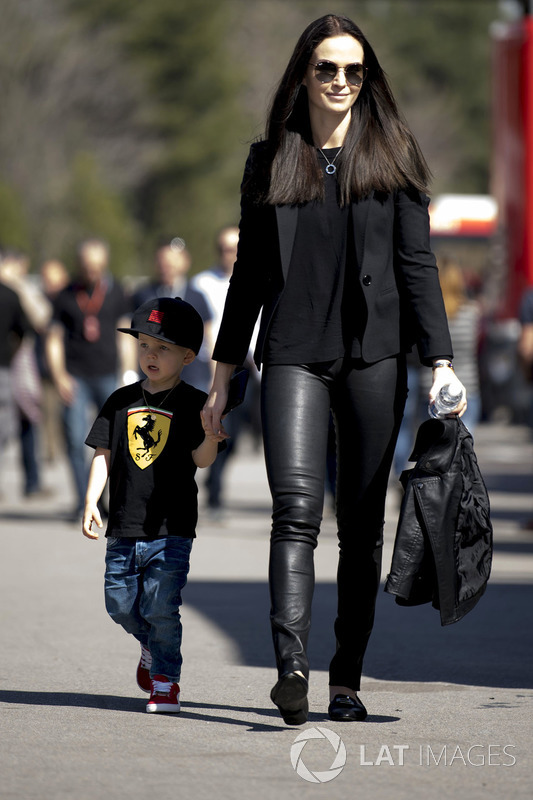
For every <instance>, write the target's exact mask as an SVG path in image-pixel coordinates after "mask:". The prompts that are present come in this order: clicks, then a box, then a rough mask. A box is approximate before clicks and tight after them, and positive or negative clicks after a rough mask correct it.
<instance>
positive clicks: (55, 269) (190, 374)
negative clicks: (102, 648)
mask: <svg viewBox="0 0 533 800" xmlns="http://www.w3.org/2000/svg"><path fill="white" fill-rule="evenodd" d="M238 237H239V232H238V228H237V227H236V226H234V225H230V226H226V227H224V228H222V229H221V230H220V231H219V232H218V233H217V235H216V239H215V241H214V243H213V261H212V264H211V266H209V267H208V268H206V269H204V270H200V271H197V272H196V273H195V274H192V273H191V266H192V255H191V253H190V252H189V250H188V248H187V245H186V243H185V241H184V240H183V239H182V238H180V237H166V238H162V239H161V240H160V241H159V242H158V243H157V245H156V247H155V251H154V254H153V264H152V267H151V270H150V274H147V275H145V276H144V277H142V278H136V279H130V280H125V279H121V280H119V279H118V278H117V277H115V276H114V275H113V254H112V252H111V251H110V248H109V245H108V243H107V242H106V241H103V240H101V239H99V238H89V239H85V240H83V241H81V242H80V243H79V245H78V247H77V252H76V260H75V263H76V269H75V271H74V272H73V273H72V274H70V273H69V271H68V270H67V268H66V266H65V265H64V264H63V263H62V262H61V261H59V260H55V259H49V260H46V261H44V262H43V263H42V264H40V265H39V268H38V271H36V270H35V269H32V267H33V265H32V264H30V261H29V259H28V257H27V256H26V255H25V254H24V253H23V252H20V251H15V250H6V251H5V252H3V253H2V255H1V260H0V451H1V452H2V453H5V452H6V448H7V447H8V445H9V444H10V443H11V445H12V447H11V452H13V453H15V454H16V455H15V462H16V463H15V464H13V465H11V464H10V463H6V460H5V459H2V466H1V467H0V468H1V469H11V468H12V466H13V468H15V469H17V470H18V471H19V473H20V481H19V485H20V497H21V498H25V499H28V500H32V499H39V498H43V497H47V496H49V495H54V496H55V497H57V505H58V513H59V514H60V515H63V516H65V517H66V518H68V519H70V520H72V521H75V520H78V519H79V518H80V515H81V512H82V505H83V501H84V496H85V489H86V484H87V477H88V467H89V459H90V453H89V449H88V448H87V447H86V445H85V437H86V435H87V432H88V430H89V427H90V425H91V423H92V421H93V419H94V417H95V415H96V413H97V411H98V410H99V408H100V407H101V406H102V405H103V403H104V401H105V399H106V398H107V397H108V396H109V394H111V392H112V391H114V389H115V388H118V387H119V386H120V385H124V384H126V383H131V382H133V381H135V380H139V379H141V378H142V375H140V374H139V372H138V365H137V349H136V340H134V339H133V338H131V337H128V336H123V335H121V334H120V333H117V331H116V329H117V328H118V327H121V326H123V327H124V326H129V325H130V321H131V314H132V312H133V311H134V309H135V308H137V306H139V305H140V304H141V303H143V302H145V301H146V300H149V299H150V298H151V297H163V296H170V297H183V298H184V299H186V300H187V301H188V302H190V303H191V304H192V305H193V306H194V307H195V308H196V309H197V310H198V312H199V313H200V315H201V317H202V319H203V321H204V329H205V336H204V344H203V347H202V349H201V351H200V353H199V355H198V357H197V359H196V360H195V361H194V362H193V363H192V364H191V365H190V366H188V367H186V368H185V371H184V373H183V379H184V380H186V381H188V382H189V383H192V384H193V385H195V386H196V387H198V388H200V389H202V390H204V391H208V389H209V386H210V382H211V377H212V369H213V362H212V361H211V352H212V348H213V344H214V341H215V339H216V335H217V332H218V326H219V324H220V319H221V314H222V309H223V306H224V301H225V296H226V290H227V287H228V283H229V279H230V277H231V273H232V270H233V264H234V261H235V258H236V253H237V245H238ZM439 274H440V280H441V286H442V290H443V295H444V300H445V305H446V310H447V314H448V318H449V324H450V329H451V334H452V340H453V344H454V351H455V357H454V366H455V369H456V372H457V374H458V375H459V376H460V378H461V380H462V381H463V383H464V384H465V385H466V387H467V391H468V410H467V412H466V414H465V416H464V418H463V420H464V422H465V424H466V425H467V427H468V428H469V429H470V430H471V432H472V433H473V435H474V437H475V432H476V427H477V425H478V424H479V423H480V422H489V423H490V422H491V421H498V422H504V423H506V424H513V423H520V424H526V425H530V424H531V421H532V415H531V408H532V403H531V397H532V390H533V388H532V387H533V291H532V290H528V291H527V292H525V293H524V298H523V302H522V309H521V318H520V321H519V322H518V321H517V324H519V335H517V336H516V337H515V338H514V339H512V340H511V346H509V342H507V345H506V347H505V350H504V352H503V358H499V357H498V348H497V345H495V344H494V342H491V341H490V330H491V326H490V318H488V316H487V312H486V309H485V305H484V299H483V286H482V285H480V284H479V282H478V281H476V280H473V279H472V275H471V274H469V272H468V270H466V269H465V268H464V267H463V266H462V265H461V264H459V263H457V262H456V261H454V260H451V259H448V258H445V257H441V258H439ZM487 351H489V352H488V355H487ZM487 365H489V366H490V370H492V372H490V370H488V367H487ZM246 366H248V367H249V368H250V374H251V378H252V379H251V381H250V383H249V388H248V392H247V398H246V401H245V403H244V404H243V406H242V407H240V408H239V409H236V410H234V411H233V412H232V413H231V414H230V415H229V416H228V418H227V420H226V423H225V424H226V427H227V429H228V432H229V433H230V436H231V439H230V440H229V442H230V444H229V447H228V448H227V450H226V451H225V452H224V453H223V454H222V455H221V456H219V457H218V459H217V461H216V462H215V464H214V465H213V466H212V467H211V468H210V470H209V471H208V474H207V477H206V480H205V506H206V507H205V512H206V513H207V514H208V515H209V516H210V518H211V519H212V520H213V521H218V520H222V519H223V517H224V484H225V475H224V473H225V469H226V465H227V463H228V461H229V459H230V458H232V457H233V456H234V454H235V453H236V452H237V453H238V445H239V440H240V438H241V436H242V434H243V433H244V434H245V435H248V437H249V438H250V440H251V442H252V446H253V447H254V448H255V449H259V448H260V446H261V445H260V441H261V438H260V436H261V432H260V425H261V423H260V412H259V373H258V372H257V370H256V368H255V366H254V365H253V364H252V361H251V356H249V363H248V364H247V365H246ZM408 368H409V398H408V403H407V407H406V411H405V416H404V423H403V426H402V430H401V432H400V437H399V441H398V446H397V450H396V457H395V464H394V470H393V472H394V473H395V474H396V476H398V475H399V474H400V473H401V471H402V470H403V469H405V468H406V467H407V466H408V458H409V455H410V452H411V448H412V444H413V442H414V437H415V435H416V430H417V428H418V426H419V425H420V423H421V422H423V421H424V419H426V418H427V396H428V391H429V387H430V381H431V375H430V370H428V369H426V368H423V367H421V366H420V364H419V362H418V358H417V355H416V353H413V354H410V355H409V356H408ZM502 387H503V388H502ZM61 459H63V460H65V461H66V463H68V466H69V471H70V475H71V481H72V486H71V489H72V491H71V492H69V493H68V496H71V495H72V493H73V494H74V497H75V503H74V504H73V505H72V506H71V507H66V506H65V499H64V498H65V492H64V491H62V489H61V487H58V486H54V485H51V483H50V481H49V480H47V467H49V466H50V465H51V464H54V463H57V462H58V461H59V460H61ZM329 460H330V462H331V465H332V466H331V468H330V469H329V471H328V475H329V479H328V487H327V488H328V489H329V490H330V495H332V494H333V493H334V483H335V479H334V460H335V458H334V437H331V453H330V456H329ZM393 477H395V476H393ZM11 499H12V498H11ZM104 510H105V509H104Z"/></svg>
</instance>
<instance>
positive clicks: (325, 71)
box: [309, 61, 368, 86]
mask: <svg viewBox="0 0 533 800" xmlns="http://www.w3.org/2000/svg"><path fill="white" fill-rule="evenodd" d="M309 66H311V67H314V68H315V78H316V79H317V81H319V82H320V83H331V82H332V81H333V80H335V76H336V75H337V72H339V71H340V70H342V72H344V75H345V77H346V80H347V81H348V83H349V84H351V85H352V86H361V84H362V83H363V81H364V79H365V78H366V73H367V72H368V69H367V68H366V67H365V66H363V64H348V66H347V67H338V66H337V64H334V63H333V61H318V62H317V63H316V64H310V65H309Z"/></svg>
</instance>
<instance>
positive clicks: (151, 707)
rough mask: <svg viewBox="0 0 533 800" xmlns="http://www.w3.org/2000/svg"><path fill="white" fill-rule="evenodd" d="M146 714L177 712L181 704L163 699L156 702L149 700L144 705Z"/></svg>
mask: <svg viewBox="0 0 533 800" xmlns="http://www.w3.org/2000/svg"><path fill="white" fill-rule="evenodd" d="M146 711H147V713H148V714H155V713H159V714H179V713H180V711H181V706H180V704H179V703H165V701H164V700H163V699H161V701H158V702H157V703H154V702H151V703H148V705H147V706H146Z"/></svg>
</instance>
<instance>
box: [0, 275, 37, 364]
mask: <svg viewBox="0 0 533 800" xmlns="http://www.w3.org/2000/svg"><path fill="white" fill-rule="evenodd" d="M30 330H31V326H30V323H29V322H28V320H27V318H26V315H25V314H24V311H23V310H22V306H21V305H20V300H19V298H18V295H17V293H16V292H14V291H13V289H10V288H9V286H6V285H5V284H4V283H0V367H9V365H10V363H11V359H12V358H13V353H14V352H15V348H16V345H17V344H18V342H20V339H22V337H23V336H24V334H25V333H27V332H28V331H30Z"/></svg>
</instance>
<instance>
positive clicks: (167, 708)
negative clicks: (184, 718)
mask: <svg viewBox="0 0 533 800" xmlns="http://www.w3.org/2000/svg"><path fill="white" fill-rule="evenodd" d="M146 710H147V711H148V713H153V712H154V711H159V712H166V713H167V714H168V713H171V714H179V711H180V687H179V686H178V684H177V683H171V682H170V681H169V679H168V678H165V676H164V675H154V677H153V678H152V694H151V695H150V699H149V701H148V705H147V706H146Z"/></svg>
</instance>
